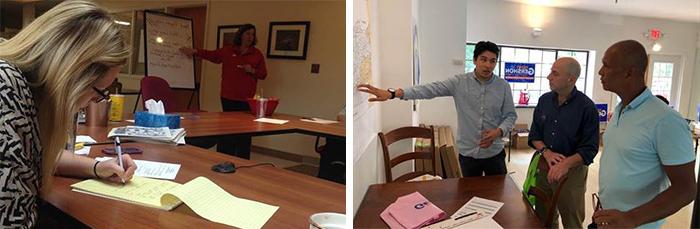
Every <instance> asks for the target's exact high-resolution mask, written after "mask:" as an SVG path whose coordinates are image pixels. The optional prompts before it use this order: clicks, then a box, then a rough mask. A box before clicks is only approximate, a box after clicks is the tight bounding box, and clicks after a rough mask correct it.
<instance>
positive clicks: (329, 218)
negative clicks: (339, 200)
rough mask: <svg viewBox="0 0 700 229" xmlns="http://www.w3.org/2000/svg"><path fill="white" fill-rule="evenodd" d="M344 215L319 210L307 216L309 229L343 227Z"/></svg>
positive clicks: (336, 228) (344, 226) (343, 228)
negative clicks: (319, 211)
mask: <svg viewBox="0 0 700 229" xmlns="http://www.w3.org/2000/svg"><path fill="white" fill-rule="evenodd" d="M345 228H347V227H346V225H345V215H344V214H340V213H334V212H321V213H316V214H313V215H311V216H310V217H309V229H345Z"/></svg>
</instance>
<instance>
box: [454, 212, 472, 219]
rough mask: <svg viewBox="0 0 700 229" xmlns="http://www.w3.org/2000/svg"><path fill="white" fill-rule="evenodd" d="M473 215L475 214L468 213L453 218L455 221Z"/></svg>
mask: <svg viewBox="0 0 700 229" xmlns="http://www.w3.org/2000/svg"><path fill="white" fill-rule="evenodd" d="M474 214H476V212H472V213H469V214H466V215H462V216H459V217H457V218H455V220H459V219H461V218H464V217H467V216H470V215H474Z"/></svg>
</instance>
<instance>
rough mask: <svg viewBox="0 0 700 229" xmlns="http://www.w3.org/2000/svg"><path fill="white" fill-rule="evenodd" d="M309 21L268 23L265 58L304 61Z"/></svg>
mask: <svg viewBox="0 0 700 229" xmlns="http://www.w3.org/2000/svg"><path fill="white" fill-rule="evenodd" d="M310 27H311V22H309V21H290V22H270V32H269V33H268V37H267V58H281V59H300V60H306V50H307V48H308V43H309V29H310Z"/></svg>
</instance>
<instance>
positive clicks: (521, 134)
mask: <svg viewBox="0 0 700 229" xmlns="http://www.w3.org/2000/svg"><path fill="white" fill-rule="evenodd" d="M529 135H530V133H518V137H527V136H529Z"/></svg>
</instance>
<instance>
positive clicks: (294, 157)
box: [251, 145, 321, 166]
mask: <svg viewBox="0 0 700 229" xmlns="http://www.w3.org/2000/svg"><path fill="white" fill-rule="evenodd" d="M251 151H252V152H255V153H259V154H262V155H265V156H270V157H276V158H281V159H284V160H288V161H293V162H297V163H302V164H307V165H314V166H318V165H319V164H320V160H321V159H320V158H317V157H310V156H305V155H299V154H295V153H290V152H285V151H281V150H276V149H270V148H267V147H261V146H256V145H253V146H251Z"/></svg>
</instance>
